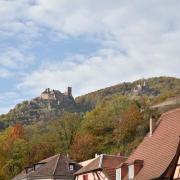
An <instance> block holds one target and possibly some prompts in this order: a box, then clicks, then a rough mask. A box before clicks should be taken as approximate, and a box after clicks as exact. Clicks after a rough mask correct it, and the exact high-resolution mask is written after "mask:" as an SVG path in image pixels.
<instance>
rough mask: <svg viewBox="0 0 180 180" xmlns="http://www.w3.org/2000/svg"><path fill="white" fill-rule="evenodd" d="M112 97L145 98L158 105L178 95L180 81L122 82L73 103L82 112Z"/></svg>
mask: <svg viewBox="0 0 180 180" xmlns="http://www.w3.org/2000/svg"><path fill="white" fill-rule="evenodd" d="M114 95H122V96H127V97H131V98H137V97H141V96H146V97H148V98H149V99H150V100H151V101H152V104H153V103H159V102H162V101H164V100H165V99H166V98H169V97H174V96H175V97H176V96H179V95H180V79H179V78H174V77H154V78H149V79H139V80H137V81H134V82H132V83H130V82H124V83H121V84H117V85H114V86H111V87H107V88H104V89H100V90H98V91H95V92H91V93H88V94H85V95H82V96H79V97H77V98H76V99H75V101H76V102H77V103H78V104H80V106H81V107H82V108H83V109H84V111H89V110H92V109H93V108H94V107H95V106H96V105H97V104H99V103H101V102H102V101H103V100H104V99H107V98H110V97H112V96H114Z"/></svg>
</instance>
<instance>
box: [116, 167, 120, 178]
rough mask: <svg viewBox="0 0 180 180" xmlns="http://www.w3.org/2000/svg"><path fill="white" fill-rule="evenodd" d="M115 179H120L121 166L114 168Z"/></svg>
mask: <svg viewBox="0 0 180 180" xmlns="http://www.w3.org/2000/svg"><path fill="white" fill-rule="evenodd" d="M116 180H121V168H119V169H116Z"/></svg>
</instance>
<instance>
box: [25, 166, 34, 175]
mask: <svg viewBox="0 0 180 180" xmlns="http://www.w3.org/2000/svg"><path fill="white" fill-rule="evenodd" d="M25 170H26V174H28V173H29V172H31V171H33V170H34V167H33V166H30V167H26V168H25Z"/></svg>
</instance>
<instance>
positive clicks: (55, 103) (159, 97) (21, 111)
mask: <svg viewBox="0 0 180 180" xmlns="http://www.w3.org/2000/svg"><path fill="white" fill-rule="evenodd" d="M71 91H72V89H71V87H68V89H67V91H66V92H65V93H62V92H60V91H59V90H50V89H49V88H48V89H46V90H45V91H43V92H42V93H41V95H40V96H39V97H36V98H34V99H32V100H30V101H24V102H22V103H20V104H17V105H16V106H15V108H13V109H12V110H10V111H9V113H7V114H5V115H1V116H0V129H4V128H6V127H8V126H9V125H13V124H15V123H17V122H21V123H22V124H32V123H36V122H40V121H47V120H51V119H55V118H57V117H59V116H61V114H62V113H63V112H77V113H79V112H83V113H85V112H87V111H91V110H93V109H94V108H95V107H96V106H97V105H98V104H100V103H101V102H103V101H104V100H106V99H109V98H111V97H112V96H115V95H116V96H126V97H130V98H133V99H137V98H139V97H141V96H147V97H148V99H149V101H150V104H151V105H154V104H156V103H160V102H162V101H164V100H166V98H169V97H173V96H175V97H176V96H179V94H180V79H178V78H172V77H156V78H150V79H140V80H137V81H134V82H132V83H130V82H125V83H121V84H117V85H115V86H111V87H108V88H105V89H101V90H98V91H95V92H92V93H89V94H86V95H82V96H79V97H77V98H75V100H74V98H73V96H72V92H71Z"/></svg>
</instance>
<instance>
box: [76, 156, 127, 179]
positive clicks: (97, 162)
mask: <svg viewBox="0 0 180 180" xmlns="http://www.w3.org/2000/svg"><path fill="white" fill-rule="evenodd" d="M125 160H126V158H125V157H122V156H111V155H105V154H102V155H100V156H99V157H97V158H96V159H94V160H93V161H92V162H91V163H89V164H88V165H87V166H84V167H82V168H81V169H80V170H79V171H77V172H76V173H75V175H80V174H86V173H88V172H92V171H99V170H100V171H103V172H104V173H105V174H106V175H107V176H108V178H109V179H110V180H115V168H116V167H117V165H118V164H120V163H122V162H124V161H125Z"/></svg>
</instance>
